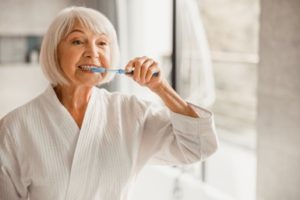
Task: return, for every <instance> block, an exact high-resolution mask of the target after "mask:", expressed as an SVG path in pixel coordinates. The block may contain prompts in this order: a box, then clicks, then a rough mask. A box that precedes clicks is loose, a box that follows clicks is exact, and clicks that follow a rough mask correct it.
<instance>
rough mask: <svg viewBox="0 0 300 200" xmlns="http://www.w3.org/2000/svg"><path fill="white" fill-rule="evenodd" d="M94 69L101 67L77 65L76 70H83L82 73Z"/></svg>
mask: <svg viewBox="0 0 300 200" xmlns="http://www.w3.org/2000/svg"><path fill="white" fill-rule="evenodd" d="M95 67H98V68H99V67H101V66H97V65H93V64H84V65H79V66H78V68H79V69H81V70H83V71H91V69H92V68H95Z"/></svg>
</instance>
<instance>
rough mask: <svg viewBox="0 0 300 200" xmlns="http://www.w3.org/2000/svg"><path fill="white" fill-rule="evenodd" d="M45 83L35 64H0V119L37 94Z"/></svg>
mask: <svg viewBox="0 0 300 200" xmlns="http://www.w3.org/2000/svg"><path fill="white" fill-rule="evenodd" d="M47 85H48V81H47V80H46V79H45V78H44V76H43V74H42V71H41V69H40V68H39V67H38V66H37V65H36V66H35V65H28V66H26V65H24V64H22V65H15V66H0V92H1V94H0V119H1V118H2V117H3V116H4V115H5V114H7V113H8V112H9V111H11V110H12V109H14V108H16V107H18V106H20V105H22V104H24V103H26V102H28V101H29V100H31V99H32V98H34V97H35V96H37V95H38V94H39V93H41V92H42V91H43V90H44V89H45V88H46V87H47Z"/></svg>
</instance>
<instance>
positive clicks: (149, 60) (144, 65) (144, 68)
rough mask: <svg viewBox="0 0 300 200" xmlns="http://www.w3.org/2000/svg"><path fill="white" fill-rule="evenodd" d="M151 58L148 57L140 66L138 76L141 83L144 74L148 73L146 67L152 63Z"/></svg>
mask: <svg viewBox="0 0 300 200" xmlns="http://www.w3.org/2000/svg"><path fill="white" fill-rule="evenodd" d="M153 62H154V61H153V60H152V59H148V60H146V61H145V62H144V64H143V65H142V66H141V76H140V81H141V83H142V84H144V83H145V80H146V75H147V73H148V68H149V67H150V66H151V65H152V64H153Z"/></svg>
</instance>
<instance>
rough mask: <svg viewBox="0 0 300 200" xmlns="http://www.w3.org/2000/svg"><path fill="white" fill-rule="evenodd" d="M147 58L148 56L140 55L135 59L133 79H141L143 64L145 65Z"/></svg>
mask: <svg viewBox="0 0 300 200" xmlns="http://www.w3.org/2000/svg"><path fill="white" fill-rule="evenodd" d="M145 60H146V57H140V58H136V59H134V63H133V67H134V73H133V79H134V80H135V81H138V82H139V81H140V76H141V66H142V65H143V63H144V61H145Z"/></svg>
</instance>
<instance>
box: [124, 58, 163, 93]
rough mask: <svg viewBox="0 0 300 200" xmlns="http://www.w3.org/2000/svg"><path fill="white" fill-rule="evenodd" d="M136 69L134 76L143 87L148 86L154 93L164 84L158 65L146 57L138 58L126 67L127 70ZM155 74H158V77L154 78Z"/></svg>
mask: <svg viewBox="0 0 300 200" xmlns="http://www.w3.org/2000/svg"><path fill="white" fill-rule="evenodd" d="M131 68H134V73H133V75H131V76H132V78H133V80H135V81H136V82H137V83H138V84H140V85H141V86H146V87H148V88H149V89H151V90H152V91H154V92H155V91H156V90H157V89H158V88H159V87H160V86H161V85H162V84H163V80H162V79H163V76H162V71H161V69H160V67H159V66H158V63H157V62H156V61H154V60H153V59H151V58H148V57H146V56H143V57H137V58H135V59H133V60H131V61H129V63H128V64H127V65H126V67H125V70H130V69H131ZM154 73H158V76H154V75H153V74H154Z"/></svg>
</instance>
